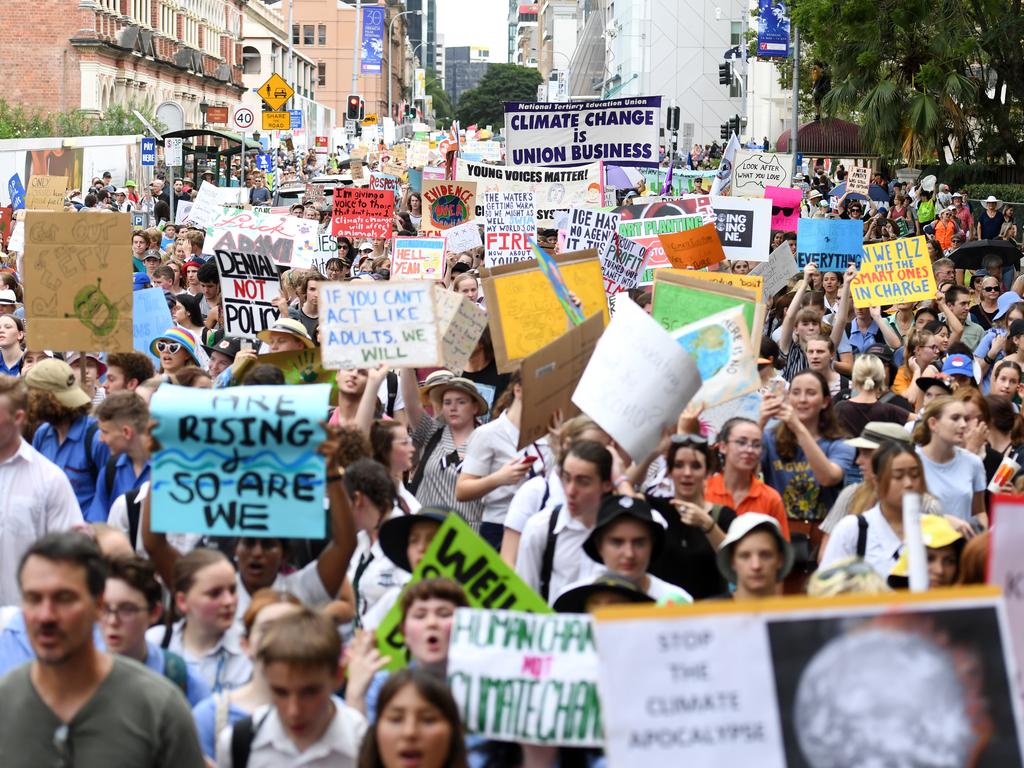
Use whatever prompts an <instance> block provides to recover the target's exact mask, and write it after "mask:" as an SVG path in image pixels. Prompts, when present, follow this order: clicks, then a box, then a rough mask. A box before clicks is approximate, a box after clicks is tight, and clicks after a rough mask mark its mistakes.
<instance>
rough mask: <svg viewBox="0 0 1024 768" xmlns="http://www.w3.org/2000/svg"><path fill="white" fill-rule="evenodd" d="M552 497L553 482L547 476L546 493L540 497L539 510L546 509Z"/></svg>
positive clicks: (545, 479)
mask: <svg viewBox="0 0 1024 768" xmlns="http://www.w3.org/2000/svg"><path fill="white" fill-rule="evenodd" d="M550 498H551V483H549V482H548V479H547V478H546V477H545V478H544V495H543V496H541V497H540V506H539V507H538V508H537V511H538V512H540V511H541V510H542V509H544V507H546V506H547V503H548V499H550Z"/></svg>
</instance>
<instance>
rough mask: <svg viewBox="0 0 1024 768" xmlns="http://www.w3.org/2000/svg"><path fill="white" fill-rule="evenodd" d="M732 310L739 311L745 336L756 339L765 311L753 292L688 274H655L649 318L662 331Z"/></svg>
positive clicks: (760, 332)
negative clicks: (745, 324)
mask: <svg viewBox="0 0 1024 768" xmlns="http://www.w3.org/2000/svg"><path fill="white" fill-rule="evenodd" d="M732 307H742V308H743V316H744V319H745V320H746V321H747V334H748V336H749V337H750V338H751V339H760V338H761V334H762V329H763V328H764V311H765V308H764V305H763V304H758V303H757V294H756V293H755V292H754V291H751V290H745V289H742V288H737V287H735V286H732V285H720V284H718V283H713V282H709V281H707V280H702V279H700V278H694V277H693V273H692V272H683V271H680V270H676V269H660V270H658V272H656V273H655V278H654V301H653V304H652V306H651V315H652V317H653V318H654V319H655V320H656V321H657V322H658V323H659V324H660V325H661V327H662V328H664V329H665V330H666V331H669V332H672V331H675V330H677V329H679V328H682V327H683V326H685V325H690V324H691V323H696V322H697V321H699V320H702V319H704V318H706V317H710V316H711V315H713V314H715V313H717V312H721V311H723V310H726V309H731V308H732Z"/></svg>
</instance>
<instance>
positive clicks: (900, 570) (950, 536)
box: [889, 515, 964, 577]
mask: <svg viewBox="0 0 1024 768" xmlns="http://www.w3.org/2000/svg"><path fill="white" fill-rule="evenodd" d="M921 538H922V539H924V545H925V546H926V547H927V548H928V549H942V548H943V547H948V546H949V545H950V544H955V543H956V542H958V541H963V538H964V537H963V536H962V535H961V534H960V532H959V531H957V530H956V528H954V527H953V526H952V525H950V522H949V521H948V520H947V519H946V518H944V517H940V516H939V515H921ZM907 568H908V565H907V549H906V547H904V548H903V551H902V552H901V553H900V559H899V560H897V561H896V565H894V566H893V567H892V570H891V571H890V572H889V575H890V576H903V577H906V576H907V575H908V573H907Z"/></svg>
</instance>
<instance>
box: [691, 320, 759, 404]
mask: <svg viewBox="0 0 1024 768" xmlns="http://www.w3.org/2000/svg"><path fill="white" fill-rule="evenodd" d="M672 338H674V339H675V340H676V341H677V342H678V343H679V345H680V346H681V347H682V348H683V349H685V350H686V352H687V353H688V354H689V355H690V357H692V358H693V361H694V362H695V363H696V364H697V370H698V371H699V372H700V377H701V379H702V380H703V382H704V383H703V384H702V385H701V388H700V390H698V392H697V394H696V395H694V396H693V399H694V400H696V401H697V402H700V403H704V406H705V407H707V408H713V407H714V406H716V405H721V404H722V403H727V402H729V401H730V400H735V399H736V398H737V397H741V396H742V395H745V394H747V393H748V392H754V391H755V390H757V388H758V387H760V386H761V378H760V376H759V374H758V372H757V358H756V356H755V354H754V350H753V349H752V348H751V344H750V336H749V335H748V333H747V327H746V321H745V318H744V316H743V308H742V307H733V308H732V309H726V310H724V311H722V312H718V313H716V314H714V315H711V316H709V317H705V318H702V319H701V320H698V321H697V322H695V323H691V324H689V325H686V326H683V327H682V328H679V329H677V330H675V331H673V332H672Z"/></svg>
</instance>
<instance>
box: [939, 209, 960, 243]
mask: <svg viewBox="0 0 1024 768" xmlns="http://www.w3.org/2000/svg"><path fill="white" fill-rule="evenodd" d="M955 213H956V209H955V208H954V207H953V206H950V207H949V208H946V209H944V210H943V211H942V212H941V213H940V214H939V220H938V221H937V222H935V239H936V240H938V242H939V245H940V246H941V247H942V252H943V253H945V252H946V251H948V250H950V249H951V248H952V247H953V235H955V234H956V233H957V226H956V219H955V218H954V217H953V215H954V214H955Z"/></svg>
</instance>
